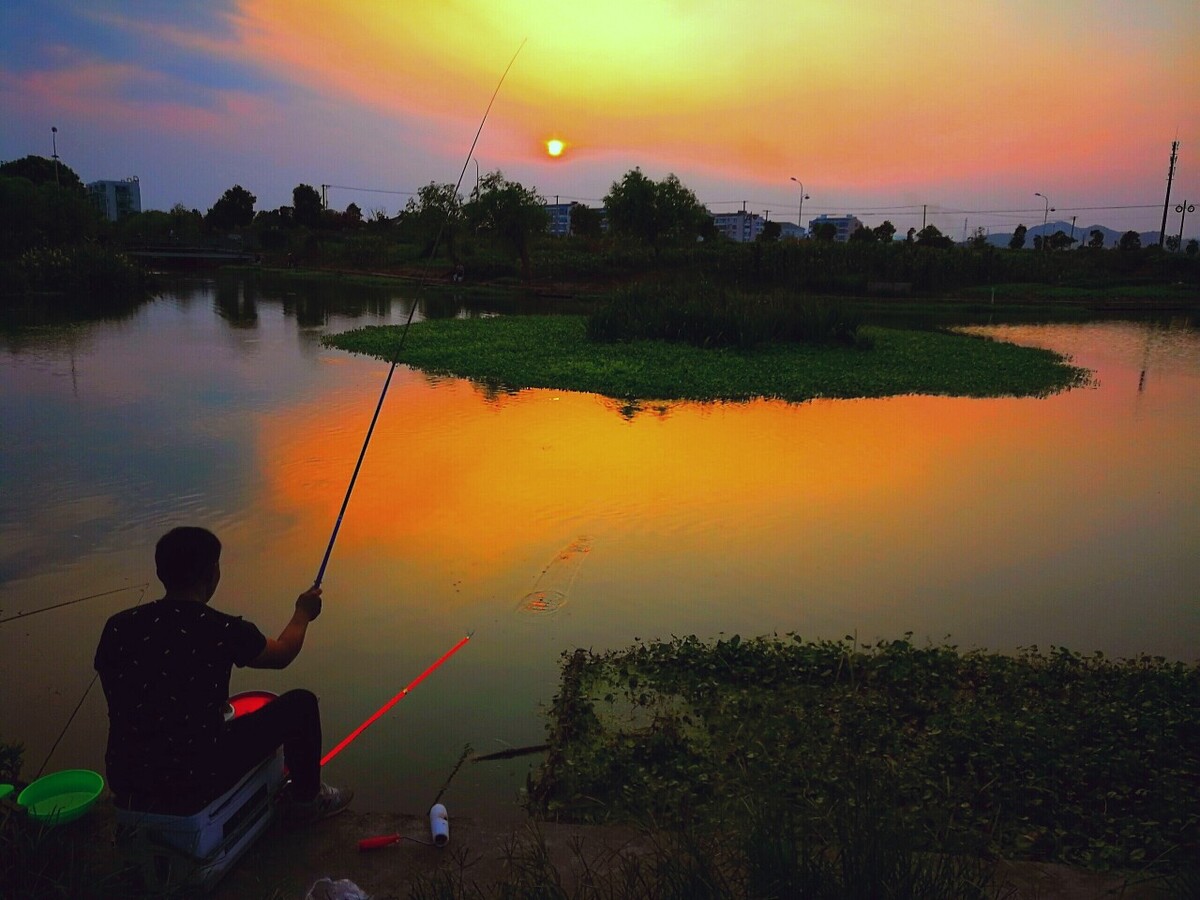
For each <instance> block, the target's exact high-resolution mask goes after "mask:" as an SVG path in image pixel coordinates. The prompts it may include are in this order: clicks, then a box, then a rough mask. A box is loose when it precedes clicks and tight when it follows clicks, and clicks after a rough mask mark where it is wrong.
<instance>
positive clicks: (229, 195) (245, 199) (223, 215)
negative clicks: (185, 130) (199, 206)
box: [204, 184, 258, 231]
mask: <svg viewBox="0 0 1200 900" xmlns="http://www.w3.org/2000/svg"><path fill="white" fill-rule="evenodd" d="M257 199H258V198H257V197H255V196H254V195H253V194H252V193H250V192H249V191H248V190H246V189H245V188H244V187H242V186H241V185H240V184H235V185H234V186H233V187H231V188H230V189H229V190H227V191H226V192H225V193H224V194H222V195H221V199H220V200H218V201H217V202H216V203H214V204H213V205H212V208H211V209H209V211H208V212H207V213H206V214H205V216H204V223H205V224H206V225H207V226H208V227H209V229H210V230H212V231H231V230H232V229H234V228H245V227H246V226H247V225H249V224H250V223H251V222H253V221H254V202H255V201H256V200H257Z"/></svg>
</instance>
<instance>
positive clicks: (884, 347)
mask: <svg viewBox="0 0 1200 900" xmlns="http://www.w3.org/2000/svg"><path fill="white" fill-rule="evenodd" d="M402 330H403V329H402V327H401V326H374V327H369V328H363V329H358V330H356V331H350V332H345V333H343V334H337V335H331V336H329V337H326V338H325V339H324V341H325V343H326V344H328V345H329V346H333V347H338V348H340V349H343V350H350V351H353V352H355V353H365V354H368V355H371V356H377V357H379V358H381V359H387V360H391V359H392V358H393V356H394V355H395V352H396V347H397V345H398V342H399V340H400V335H401V333H402ZM861 332H865V334H866V337H867V338H868V339H869V341H870V343H871V345H872V347H871V349H869V350H868V349H863V348H861V347H846V346H812V345H808V344H770V345H766V346H762V347H759V348H757V349H755V350H753V351H749V352H746V351H740V350H736V349H731V348H725V349H715V350H714V349H701V348H699V347H694V346H691V345H688V344H684V343H668V342H665V341H658V340H635V341H630V342H622V343H601V342H593V341H589V340H588V339H587V337H586V334H585V322H584V319H583V318H582V317H578V316H499V317H492V318H478V319H446V320H438V321H426V322H418V323H415V324H413V326H412V328H411V330H410V332H409V335H408V337H407V339H406V341H405V344H404V348H403V351H402V353H401V355H400V361H401V362H402V363H404V364H406V365H410V366H414V367H416V368H419V369H422V370H424V371H426V372H429V373H431V374H440V375H454V376H457V377H461V378H470V379H473V380H477V381H483V382H487V383H489V384H492V385H499V386H504V387H507V388H512V389H519V388H527V387H536V388H553V389H558V390H572V391H586V392H591V393H596V394H603V395H605V396H608V397H614V398H618V399H634V398H641V399H659V400H749V399H753V398H757V397H768V398H779V399H783V400H789V401H804V400H811V399H813V398H816V397H845V398H850V397H887V396H893V395H896V394H942V395H951V396H968V397H992V396H1044V395H1046V394H1050V393H1053V392H1055V391H1060V390H1064V389H1066V388H1068V387H1072V386H1075V385H1079V384H1083V383H1085V382H1086V379H1087V372H1086V370H1083V369H1079V368H1076V367H1074V366H1071V365H1069V364H1067V363H1066V361H1065V360H1064V359H1063V358H1062V357H1061V356H1059V355H1058V354H1056V353H1053V352H1051V351H1048V350H1042V349H1037V348H1031V347H1018V346H1016V345H1015V344H1009V343H1004V342H1001V341H994V340H990V339H987V338H982V337H975V336H968V335H962V334H953V333H947V332H929V331H904V330H897V329H889V328H864V329H861V330H860V333H861Z"/></svg>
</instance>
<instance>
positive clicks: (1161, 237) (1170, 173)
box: [1158, 141, 1179, 247]
mask: <svg viewBox="0 0 1200 900" xmlns="http://www.w3.org/2000/svg"><path fill="white" fill-rule="evenodd" d="M1178 153H1179V141H1175V142H1173V143H1172V144H1171V166H1170V168H1168V169H1167V199H1166V200H1164V201H1163V217H1162V227H1161V228H1160V229H1159V231H1158V246H1160V247H1161V246H1162V245H1163V241H1165V240H1166V238H1167V210H1168V209H1169V208H1170V206H1171V182H1172V181H1174V180H1175V157H1176V156H1177V155H1178Z"/></svg>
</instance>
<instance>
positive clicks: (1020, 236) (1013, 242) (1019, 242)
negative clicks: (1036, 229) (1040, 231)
mask: <svg viewBox="0 0 1200 900" xmlns="http://www.w3.org/2000/svg"><path fill="white" fill-rule="evenodd" d="M1026 231H1028V229H1027V228H1026V227H1025V226H1024V225H1018V226H1017V230H1016V231H1014V232H1013V235H1012V237H1011V238H1009V241H1008V249H1009V250H1020V249H1021V248H1022V247H1024V246H1025V232H1026Z"/></svg>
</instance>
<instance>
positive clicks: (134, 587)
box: [0, 581, 150, 625]
mask: <svg viewBox="0 0 1200 900" xmlns="http://www.w3.org/2000/svg"><path fill="white" fill-rule="evenodd" d="M149 586H150V582H148V581H144V582H142V583H141V584H132V585H130V586H129V587H122V588H113V589H112V590H111V591H101V592H100V593H99V594H88V595H87V596H86V597H80V598H78V599H76V600H65V601H63V602H62V603H55V604H53V605H51V606H43V607H42V608H41V609H31V610H30V611H29V612H19V613H17V614H16V615H15V616H8V617H6V618H3V619H0V625H3V624H4V623H5V622H15V621H16V620H17V619H28V618H29V617H30V616H36V615H37V614H38V613H44V612H50V610H52V609H62V608H63V607H64V606H72V605H74V604H76V603H82V602H83V601H84V600H95V599H96V598H97V597H108V596H109V595H111V594H119V593H121V592H122V591H136V590H139V589H141V590H142V591H145V590H146V588H148V587H149ZM139 602H140V601H139Z"/></svg>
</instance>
